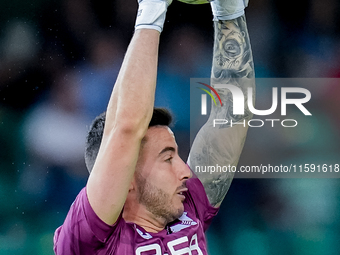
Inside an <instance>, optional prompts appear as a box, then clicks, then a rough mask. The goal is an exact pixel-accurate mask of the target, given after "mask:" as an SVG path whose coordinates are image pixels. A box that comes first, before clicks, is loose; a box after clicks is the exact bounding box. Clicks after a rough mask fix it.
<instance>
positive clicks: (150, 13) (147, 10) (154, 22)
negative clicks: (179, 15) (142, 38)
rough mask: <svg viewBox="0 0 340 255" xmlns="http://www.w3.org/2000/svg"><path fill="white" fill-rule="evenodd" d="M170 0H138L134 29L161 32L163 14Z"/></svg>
mask: <svg viewBox="0 0 340 255" xmlns="http://www.w3.org/2000/svg"><path fill="white" fill-rule="evenodd" d="M171 2H172V0H138V4H139V7H138V12H137V18H136V24H135V29H136V30H137V29H141V28H149V29H156V30H157V31H159V32H162V30H163V25H164V21H165V14H166V11H167V9H168V6H169V5H170V4H171Z"/></svg>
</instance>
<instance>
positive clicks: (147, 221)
mask: <svg viewBox="0 0 340 255" xmlns="http://www.w3.org/2000/svg"><path fill="white" fill-rule="evenodd" d="M123 219H124V220H125V221H126V222H133V223H135V224H137V225H138V226H140V227H142V228H144V229H145V231H147V232H150V233H158V232H160V231H162V230H163V229H164V228H165V226H166V224H167V222H166V220H165V219H161V218H157V217H155V216H154V215H153V214H152V213H151V212H149V211H148V210H147V209H146V208H145V207H144V206H143V205H136V206H133V207H129V206H128V205H126V206H125V207H124V209H123Z"/></svg>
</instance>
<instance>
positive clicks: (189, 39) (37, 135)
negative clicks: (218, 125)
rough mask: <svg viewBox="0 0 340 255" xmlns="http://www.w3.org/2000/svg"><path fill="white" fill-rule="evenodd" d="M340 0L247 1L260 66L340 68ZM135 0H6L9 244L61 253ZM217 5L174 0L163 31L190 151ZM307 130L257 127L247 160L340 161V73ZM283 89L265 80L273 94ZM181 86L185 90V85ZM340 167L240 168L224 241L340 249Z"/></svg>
mask: <svg viewBox="0 0 340 255" xmlns="http://www.w3.org/2000/svg"><path fill="white" fill-rule="evenodd" d="M339 7H340V2H339V1H337V0H323V1H318V0H301V1H299V2H298V4H297V1H293V0H286V1H283V0H271V1H270V0H254V1H250V4H249V7H248V8H247V10H246V16H247V21H248V29H249V33H250V37H251V42H252V49H253V55H254V62H255V71H256V76H257V77H276V78H281V77H282V78H283V77H294V78H295V77H309V78H320V77H334V78H337V77H340V60H339V59H340V37H339V35H340V33H339V32H340V26H339V25H340V15H339V14H340V12H339V10H340V8H339ZM136 8H137V3H136V1H135V0H115V1H110V2H109V1H104V0H96V1H94V0H49V1H42V0H29V1H23V0H13V1H1V3H0V255H7V254H8V255H9V254H10V255H19V254H20V255H21V254H25V255H26V254H34V255H49V254H53V250H52V246H53V240H52V239H53V233H54V230H55V229H56V228H57V227H58V226H60V225H61V224H62V223H63V220H64V218H65V216H66V213H67V211H68V208H69V206H70V205H71V203H72V201H73V200H74V198H75V196H76V195H77V193H78V192H79V191H80V189H81V188H82V187H83V186H84V185H85V184H86V180H87V177H88V172H87V170H86V168H85V164H84V160H83V152H84V140H85V135H86V132H87V129H88V126H89V124H90V123H91V120H92V119H93V118H94V117H95V116H96V115H98V114H99V113H101V112H102V111H104V110H105V106H106V104H107V102H108V99H109V95H110V92H111V90H112V86H113V84H114V82H115V78H116V76H117V73H118V70H119V67H120V64H121V62H122V59H123V56H124V52H125V50H126V47H127V45H128V42H129V40H130V38H131V36H132V34H133V25H134V21H135V15H136ZM211 20H212V15H211V11H210V7H209V6H208V5H201V6H191V5H186V4H183V3H179V2H176V1H175V2H174V3H173V5H172V6H171V8H169V11H168V15H167V20H166V23H165V29H164V32H163V33H162V38H161V46H160V61H159V73H158V88H157V95H156V97H157V98H156V105H157V106H165V107H169V108H170V109H172V111H173V113H174V114H175V116H176V123H175V126H174V128H173V129H174V131H175V135H176V137H177V141H178V144H179V147H180V155H181V157H182V158H183V159H186V157H187V156H188V152H189V143H190V142H189V112H190V107H189V100H188V98H189V86H190V78H193V77H197V78H199V77H205V78H207V77H209V76H210V68H211V56H212V45H213V27H212V21H211ZM309 89H310V91H311V92H312V96H313V104H312V105H311V106H310V107H311V109H312V112H313V118H311V119H308V121H306V122H305V123H302V125H304V126H303V127H304V129H303V132H301V129H299V130H300V131H299V132H289V133H287V132H286V133H285V132H279V131H278V129H270V128H263V129H261V131H256V132H255V131H254V130H250V131H249V134H248V139H247V142H246V145H245V148H244V151H243V154H242V156H241V160H240V164H243V165H252V164H261V163H265V162H268V159H270V160H271V162H273V161H274V162H277V164H283V163H286V162H290V161H292V160H295V161H296V162H297V161H299V162H302V163H309V162H310V161H312V160H317V161H319V162H324V163H328V162H334V161H335V162H336V161H337V160H338V163H339V162H340V161H339V152H340V142H339V140H340V137H339V134H340V132H339V129H340V114H339V109H340V103H339V102H340V101H339V95H340V85H339V84H338V83H337V82H334V83H329V84H325V85H324V86H318V87H311V88H309ZM268 91H269V92H270V90H268V88H265V87H261V86H260V87H258V88H257V102H258V103H259V104H261V101H262V100H264V98H265V97H267V96H268V95H267V94H266V92H268ZM179 92H180V93H179ZM339 198H340V182H339V179H308V178H304V179H235V180H234V181H233V184H232V186H231V188H230V191H229V193H228V195H227V197H226V199H225V201H224V203H223V205H222V208H221V211H220V213H219V215H218V216H217V217H216V219H215V220H214V222H213V224H212V226H211V227H210V229H209V231H208V247H209V250H210V254H214V255H220V254H221V255H222V254H230V255H243V254H247V255H252V254H254V255H255V254H256V255H267V254H268V255H269V254H276V255H281V254H282V255H287V254H290V255H295V254H299V255H333V254H334V255H335V254H339V250H340V242H339V239H340V238H339V237H340V214H339V209H340V199H339Z"/></svg>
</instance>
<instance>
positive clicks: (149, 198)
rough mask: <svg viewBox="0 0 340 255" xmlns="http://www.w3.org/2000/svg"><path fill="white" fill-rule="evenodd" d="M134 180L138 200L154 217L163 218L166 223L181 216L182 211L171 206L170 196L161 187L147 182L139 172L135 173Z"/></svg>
mask: <svg viewBox="0 0 340 255" xmlns="http://www.w3.org/2000/svg"><path fill="white" fill-rule="evenodd" d="M136 181H137V191H138V195H137V200H138V202H139V203H140V204H142V205H144V206H145V207H146V209H147V210H148V211H149V212H151V213H152V214H153V215H154V216H155V217H156V218H159V219H161V220H162V221H163V220H164V223H165V224H167V223H169V222H172V221H174V220H176V219H178V218H179V217H181V215H182V214H183V211H182V210H180V209H175V208H173V207H172V204H171V199H172V198H171V197H170V196H169V195H168V194H166V193H165V192H164V191H163V190H162V189H159V188H157V187H155V186H153V185H152V184H150V183H148V182H147V181H146V179H145V178H144V177H142V176H141V175H140V174H137V178H136Z"/></svg>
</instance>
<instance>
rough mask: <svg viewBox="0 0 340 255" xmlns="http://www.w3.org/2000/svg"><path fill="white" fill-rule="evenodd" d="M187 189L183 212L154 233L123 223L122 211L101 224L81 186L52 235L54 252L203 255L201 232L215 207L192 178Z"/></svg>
mask: <svg viewBox="0 0 340 255" xmlns="http://www.w3.org/2000/svg"><path fill="white" fill-rule="evenodd" d="M186 185H187V188H188V191H187V192H186V194H185V196H186V198H185V200H184V213H183V215H182V216H181V217H180V218H179V219H178V220H176V221H174V222H171V223H170V224H168V225H167V226H166V228H165V229H164V230H162V231H160V232H158V233H148V232H146V231H145V230H144V229H143V228H142V227H140V226H138V225H136V224H134V223H131V222H126V221H125V220H124V219H123V218H122V214H121V215H120V217H119V218H118V220H117V222H116V223H115V224H114V225H112V226H111V225H107V224H106V223H104V222H103V221H102V220H101V219H100V218H99V217H98V216H97V215H96V214H95V212H94V211H93V209H92V207H91V206H90V204H89V201H88V199H87V195H86V188H84V189H82V190H81V191H80V193H79V195H78V196H77V198H76V200H75V201H74V203H73V204H72V206H71V208H70V211H69V212H68V214H67V217H66V219H65V222H64V224H63V225H62V226H61V227H59V228H58V229H57V230H56V232H55V235H54V251H55V253H56V254H57V255H71V254H77V255H78V254H79V255H94V254H97V255H104V254H118V255H125V254H126V255H181V254H183V255H206V254H208V253H207V245H206V240H205V235H204V232H205V231H206V230H207V228H208V226H209V225H210V223H211V220H212V218H213V217H214V216H215V215H216V214H217V212H218V209H217V208H214V207H212V206H211V205H210V204H209V201H208V198H207V196H206V194H205V191H204V188H203V185H202V183H201V182H200V180H199V179H198V178H196V177H193V178H190V179H189V180H188V181H187V182H186Z"/></svg>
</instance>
